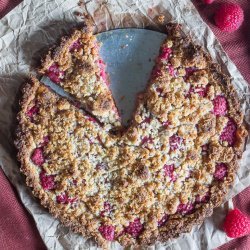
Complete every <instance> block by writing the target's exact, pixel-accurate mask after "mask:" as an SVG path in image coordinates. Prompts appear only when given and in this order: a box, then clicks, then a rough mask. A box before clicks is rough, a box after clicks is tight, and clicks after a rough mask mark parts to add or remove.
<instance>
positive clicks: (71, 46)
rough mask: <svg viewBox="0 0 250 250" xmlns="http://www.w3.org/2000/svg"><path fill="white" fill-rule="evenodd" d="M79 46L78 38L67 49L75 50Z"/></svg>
mask: <svg viewBox="0 0 250 250" xmlns="http://www.w3.org/2000/svg"><path fill="white" fill-rule="evenodd" d="M80 48H81V43H80V42H79V40H77V41H75V42H73V43H72V44H71V45H70V47H69V51H70V52H72V51H75V50H79V49H80Z"/></svg>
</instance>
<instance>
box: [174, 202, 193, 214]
mask: <svg viewBox="0 0 250 250" xmlns="http://www.w3.org/2000/svg"><path fill="white" fill-rule="evenodd" d="M193 211H194V204H193V203H187V204H179V206H178V207H177V212H179V213H181V214H184V215H185V214H191V213H192V212H193Z"/></svg>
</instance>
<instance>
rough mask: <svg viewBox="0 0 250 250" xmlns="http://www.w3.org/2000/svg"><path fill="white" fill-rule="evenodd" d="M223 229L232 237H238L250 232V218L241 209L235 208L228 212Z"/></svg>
mask: <svg viewBox="0 0 250 250" xmlns="http://www.w3.org/2000/svg"><path fill="white" fill-rule="evenodd" d="M223 230H224V231H225V233H226V234H227V236H228V237H230V238H238V237H242V236H244V235H247V234H249V233H250V218H248V217H247V216H246V215H245V214H243V213H242V212H241V211H240V210H239V209H237V208H236V209H233V210H231V211H229V213H228V214H227V216H226V218H225V220H224V224H223Z"/></svg>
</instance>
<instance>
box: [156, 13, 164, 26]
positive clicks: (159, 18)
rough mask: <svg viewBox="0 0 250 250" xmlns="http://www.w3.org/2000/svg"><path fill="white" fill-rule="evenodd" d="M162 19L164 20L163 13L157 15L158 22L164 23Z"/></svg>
mask: <svg viewBox="0 0 250 250" xmlns="http://www.w3.org/2000/svg"><path fill="white" fill-rule="evenodd" d="M164 21H165V16H164V15H162V14H161V15H159V16H158V22H159V23H160V24H163V23H164Z"/></svg>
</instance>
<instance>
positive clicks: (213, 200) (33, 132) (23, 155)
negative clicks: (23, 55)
mask: <svg viewBox="0 0 250 250" xmlns="http://www.w3.org/2000/svg"><path fill="white" fill-rule="evenodd" d="M84 32H85V33H84ZM166 32H167V38H166V40H165V41H164V42H163V44H162V46H161V48H160V53H159V56H158V58H157V60H156V64H155V67H154V69H153V72H152V76H151V79H150V81H149V84H148V87H147V89H146V90H145V92H144V93H143V94H141V95H140V96H139V99H138V106H137V108H136V111H135V114H134V117H133V121H132V123H131V124H130V127H129V128H128V129H127V130H126V131H123V133H122V134H116V135H114V134H112V133H110V132H109V131H108V130H107V129H106V126H107V125H108V124H110V127H112V126H116V125H117V124H118V121H119V117H118V116H117V113H116V111H115V109H114V102H113V101H112V98H111V93H110V91H109V89H108V87H107V86H106V85H105V81H104V79H103V78H102V77H101V74H102V73H101V69H100V67H97V66H95V65H96V58H97V57H98V56H94V57H93V58H92V59H91V55H92V54H91V53H89V51H92V49H93V50H95V46H96V45H95V42H90V43H89V44H88V41H90V40H91V41H92V39H93V40H95V38H94V35H92V34H91V35H90V33H89V32H88V29H87V30H85V31H79V32H78V31H77V32H76V33H74V35H73V38H72V37H71V38H69V39H68V40H65V41H64V45H61V47H60V50H58V52H57V53H56V55H55V56H54V57H52V56H51V54H49V56H48V57H47V58H46V60H45V61H44V63H43V68H42V70H41V72H43V73H44V74H47V75H48V76H49V77H50V78H51V79H52V80H54V81H55V82H57V83H58V84H60V85H61V86H62V87H63V88H64V89H65V90H66V91H69V93H71V94H72V95H74V96H75V97H76V99H77V100H79V101H80V102H82V103H83V104H84V105H86V106H85V107H86V109H87V110H88V111H89V112H91V114H92V115H93V116H94V117H95V119H99V120H100V121H101V122H102V123H97V122H95V119H91V118H92V116H90V115H87V114H86V113H85V112H84V111H82V110H79V109H78V108H77V107H75V106H74V105H72V104H71V103H69V102H68V101H67V100H65V99H63V98H62V97H60V96H58V95H57V94H56V93H53V92H52V91H51V90H50V89H48V88H47V87H45V86H44V85H42V84H41V83H40V82H39V81H38V80H36V79H35V78H33V79H31V81H30V83H27V84H26V85H25V86H24V88H23V98H22V101H21V102H20V105H21V111H20V113H19V115H18V120H19V127H18V131H17V139H16V146H17V148H18V158H19V160H20V162H21V171H22V172H23V173H24V174H25V176H26V181H27V185H29V186H30V187H31V188H32V190H33V193H34V195H35V196H36V197H38V198H39V199H40V200H41V204H42V205H43V206H45V207H47V208H48V209H49V211H50V213H52V214H53V215H54V216H56V217H58V218H59V219H60V220H61V222H62V223H63V224H65V225H67V226H69V227H70V228H71V229H72V230H73V231H74V232H78V233H80V234H82V235H83V236H84V237H87V238H89V237H92V238H94V239H95V240H96V241H97V243H98V244H99V245H100V246H102V247H103V248H109V244H110V243H111V242H113V241H118V242H119V243H120V244H121V245H122V246H124V247H128V246H145V245H152V244H154V243H155V242H157V241H161V242H164V241H167V240H168V239H171V238H174V237H178V236H179V235H180V234H181V233H184V232H189V231H190V230H191V228H192V227H193V226H194V225H196V224H200V223H202V222H203V220H204V219H205V217H207V216H209V215H211V214H212V212H213V208H214V207H217V206H219V205H221V204H222V202H223V201H224V197H225V195H226V194H227V192H228V190H229V188H230V186H231V185H232V184H233V181H234V175H235V172H236V170H237V168H238V164H237V160H238V159H239V158H240V157H241V154H242V151H243V147H244V142H245V137H246V136H247V132H246V130H245V128H244V126H243V115H242V113H241V111H240V105H239V101H238V98H237V94H236V92H235V90H234V88H233V86H232V84H231V83H230V80H229V78H228V77H227V76H225V75H224V74H222V73H221V70H220V67H219V66H218V65H216V64H214V63H213V62H212V60H211V58H210V56H209V55H208V54H207V53H205V52H204V50H202V49H201V48H200V47H199V46H196V45H194V44H193V42H192V41H191V40H190V39H189V38H188V37H186V36H185V35H184V34H183V33H182V31H181V29H180V26H179V25H175V24H169V25H167V29H166ZM78 34H79V36H78ZM79 37H81V39H80V40H79ZM90 37H91V39H90ZM78 43H80V44H81V46H82V44H84V46H85V47H84V49H83V50H81V49H79V48H80V47H81V46H80V45H79V46H80V47H78ZM76 44H77V45H76ZM89 46H90V47H89ZM80 51H81V52H80ZM65 57H66V58H67V60H64V59H62V58H65ZM78 58H80V59H78ZM85 60H87V61H88V60H90V61H89V62H90V63H89V64H82V63H81V62H83V61H84V62H86V61H85ZM92 62H95V63H93V65H92ZM55 65H56V66H55ZM89 65H90V66H89ZM51 67H52V68H51ZM55 67H56V68H55ZM79 68H81V70H80V71H79ZM93 71H95V76H94V77H93V79H92V78H91V79H92V80H91V81H87V80H86V81H85V80H84V79H85V73H86V72H87V73H86V78H87V77H89V75H92V74H93ZM58 72H59V73H58ZM62 72H63V73H62ZM79 72H80V73H79ZM96 72H98V73H97V75H99V76H100V77H97V76H96ZM83 75H84V76H83ZM92 85H94V86H95V88H93V89H92V88H91V87H92ZM103 96H104V97H108V99H109V100H111V101H110V103H111V105H110V106H109V107H108V108H107V110H109V112H108V113H107V114H105V115H104V113H102V112H100V113H99V112H98V110H99V107H97V109H96V108H95V104H96V103H97V104H98V103H102V101H103ZM92 97H93V99H92ZM90 103H91V104H90ZM101 106H102V105H101ZM104 106H105V105H104ZM105 107H106V106H105ZM112 110H114V112H113V113H112V112H111V111H112Z"/></svg>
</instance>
